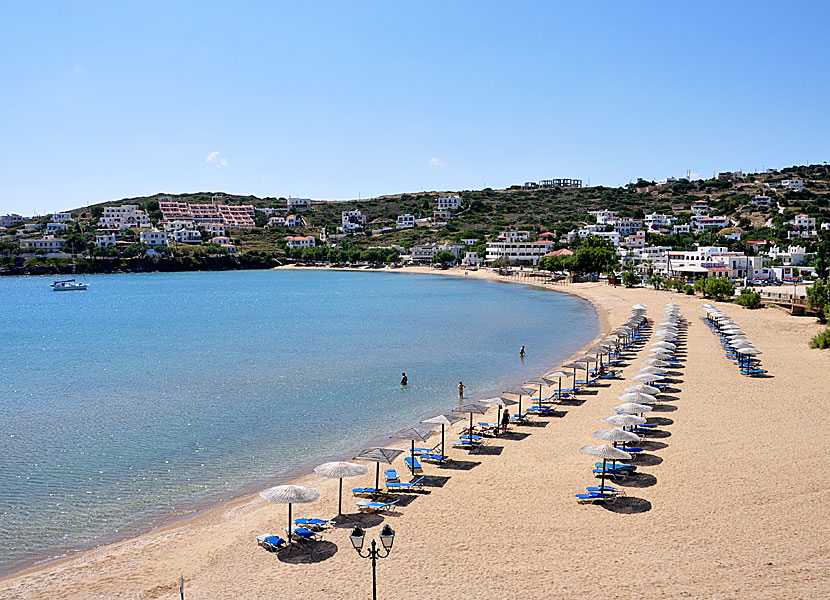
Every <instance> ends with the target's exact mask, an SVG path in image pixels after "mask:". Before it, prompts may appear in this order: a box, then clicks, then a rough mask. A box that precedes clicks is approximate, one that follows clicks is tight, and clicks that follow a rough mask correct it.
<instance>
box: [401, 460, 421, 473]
mask: <svg viewBox="0 0 830 600" xmlns="http://www.w3.org/2000/svg"><path fill="white" fill-rule="evenodd" d="M404 461H406V466H407V467H409V469H410V470H411V471H412V472H413V473H418V472H422V471H423V470H424V468H423V467H422V466H421V461H419V460H418V457H417V456H407V457H406V458H405V459H404Z"/></svg>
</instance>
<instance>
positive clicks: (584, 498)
mask: <svg viewBox="0 0 830 600" xmlns="http://www.w3.org/2000/svg"><path fill="white" fill-rule="evenodd" d="M575 496H576V499H577V502H579V503H580V504H593V503H602V502H608V503H609V504H610V503H611V502H613V501H614V500H616V499H617V497H616V496H615V495H614V494H600V493H599V492H587V493H585V494H575Z"/></svg>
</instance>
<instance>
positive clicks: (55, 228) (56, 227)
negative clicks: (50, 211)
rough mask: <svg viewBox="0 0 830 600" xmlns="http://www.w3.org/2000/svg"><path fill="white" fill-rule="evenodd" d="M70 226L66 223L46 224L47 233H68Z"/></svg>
mask: <svg viewBox="0 0 830 600" xmlns="http://www.w3.org/2000/svg"><path fill="white" fill-rule="evenodd" d="M67 227H68V225H67V224H66V223H65V222H60V223H47V224H46V231H47V232H48V233H59V232H61V231H66V228H67Z"/></svg>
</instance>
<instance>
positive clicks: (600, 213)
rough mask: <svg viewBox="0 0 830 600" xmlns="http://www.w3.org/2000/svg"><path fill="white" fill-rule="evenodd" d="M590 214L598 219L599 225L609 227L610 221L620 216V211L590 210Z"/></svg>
mask: <svg viewBox="0 0 830 600" xmlns="http://www.w3.org/2000/svg"><path fill="white" fill-rule="evenodd" d="M588 214H589V215H592V216H593V217H596V220H597V225H608V224H609V220H610V219H616V218H617V217H619V216H620V213H619V211H616V210H589V211H588Z"/></svg>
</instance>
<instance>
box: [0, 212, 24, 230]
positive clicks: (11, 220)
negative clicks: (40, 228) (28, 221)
mask: <svg viewBox="0 0 830 600" xmlns="http://www.w3.org/2000/svg"><path fill="white" fill-rule="evenodd" d="M23 221H24V219H23V217H21V216H20V215H18V214H11V215H2V216H0V227H11V226H13V225H17V224H18V223H22V222H23Z"/></svg>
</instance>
